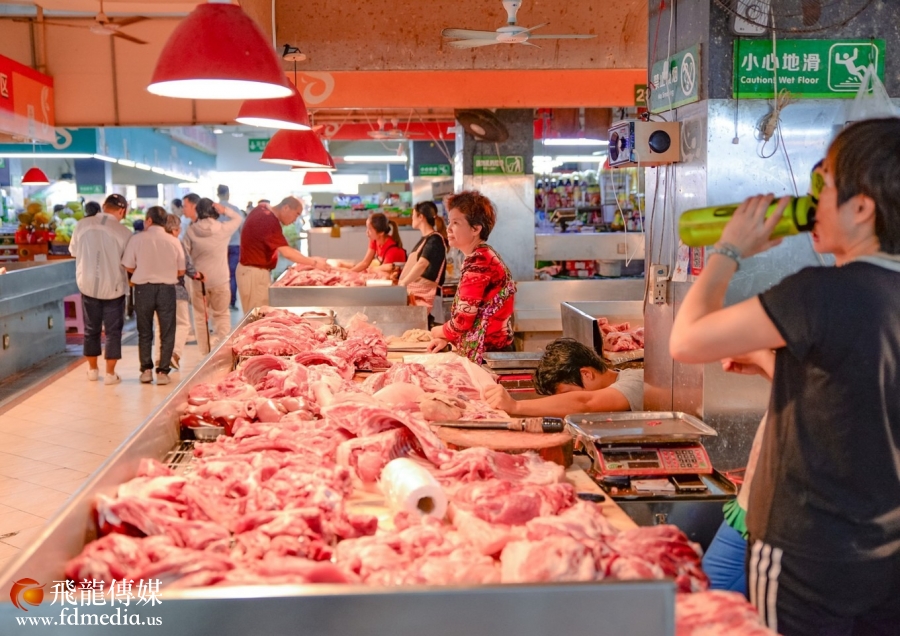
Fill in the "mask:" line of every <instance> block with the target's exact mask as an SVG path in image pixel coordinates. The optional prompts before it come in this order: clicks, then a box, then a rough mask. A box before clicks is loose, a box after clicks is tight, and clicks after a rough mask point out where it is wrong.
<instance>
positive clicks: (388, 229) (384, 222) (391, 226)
mask: <svg viewBox="0 0 900 636" xmlns="http://www.w3.org/2000/svg"><path fill="white" fill-rule="evenodd" d="M369 223H371V224H372V229H373V230H375V232H376V233H378V234H390V235H391V238H392V239H394V243H396V244H397V247H400V248H402V247H403V242H402V241H401V240H400V229H399V228H398V227H397V224H396V223H394V222H393V221H388V218H387V217H386V216H385V215H384V214H382V213H381V212H376V213H374V214H372V215H370V216H369Z"/></svg>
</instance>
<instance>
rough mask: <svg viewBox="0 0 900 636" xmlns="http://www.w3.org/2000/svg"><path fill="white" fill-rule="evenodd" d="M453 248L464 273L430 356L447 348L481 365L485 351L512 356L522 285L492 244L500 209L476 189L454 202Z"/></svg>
mask: <svg viewBox="0 0 900 636" xmlns="http://www.w3.org/2000/svg"><path fill="white" fill-rule="evenodd" d="M448 204H449V206H450V207H449V210H450V212H449V214H448V217H449V225H448V227H447V239H448V241H449V243H450V247H455V248H457V249H458V250H459V251H461V252H462V253H463V254H464V255H465V257H466V259H465V261H463V264H462V268H461V269H460V273H459V284H458V285H457V288H456V296H455V297H454V298H453V305H452V306H451V308H450V320H449V321H447V322H446V323H444V324H443V325H438V326H437V327H434V328H433V329H432V330H431V335H432V337H433V340H432V341H431V345H429V349H428V350H429V351H440V350H442V349H443V348H444V347H446V346H447V344H448V343H449V344H452V345H454V346H455V347H456V350H457V352H458V353H459V354H460V355H463V356H465V357H467V358H468V359H469V360H472V361H473V362H476V363H479V364H480V363H481V360H482V357H483V356H484V352H485V351H512V350H513V348H512V343H513V330H512V315H513V304H514V302H515V295H516V283H515V281H514V280H513V277H512V274H511V273H510V271H509V268H508V267H507V266H506V263H504V262H503V259H501V258H500V255H499V254H497V252H496V251H494V248H492V247H491V246H490V245H488V244H487V243H486V241H487V239H488V237H489V236H490V235H491V230H493V229H494V225H495V224H496V222H497V213H496V212H495V209H494V204H493V203H491V201H490V200H489V199H488V198H487V197H486V196H484V195H483V194H481V193H480V192H477V191H475V190H470V191H465V192H460V193H459V194H455V195H453V196H452V197H450V199H449V200H448Z"/></svg>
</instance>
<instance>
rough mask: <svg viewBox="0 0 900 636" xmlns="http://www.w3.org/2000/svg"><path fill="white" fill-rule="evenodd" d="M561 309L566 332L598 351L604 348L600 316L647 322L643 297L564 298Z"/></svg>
mask: <svg viewBox="0 0 900 636" xmlns="http://www.w3.org/2000/svg"><path fill="white" fill-rule="evenodd" d="M561 311H562V331H563V335H564V336H566V337H567V338H574V339H575V340H577V341H578V342H580V343H581V344H583V345H586V346H588V347H591V348H592V349H594V351H597V352H601V351H603V334H602V333H600V327H599V325H598V324H597V319H598V318H607V319H609V321H610V322H611V323H613V324H615V323H618V322H630V323H631V324H632V326H633V327H638V326H641V325H643V324H644V303H643V302H642V301H640V300H610V301H602V300H601V301H586V302H565V303H563V304H562V310H561Z"/></svg>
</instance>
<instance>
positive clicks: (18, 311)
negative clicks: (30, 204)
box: [0, 260, 78, 381]
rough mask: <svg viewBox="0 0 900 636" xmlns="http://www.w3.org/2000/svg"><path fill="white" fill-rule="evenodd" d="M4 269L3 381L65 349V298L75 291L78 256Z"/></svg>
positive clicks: (0, 291)
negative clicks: (73, 258)
mask: <svg viewBox="0 0 900 636" xmlns="http://www.w3.org/2000/svg"><path fill="white" fill-rule="evenodd" d="M5 269H6V273H5V274H2V275H0V334H2V353H0V381H2V380H4V379H5V378H8V377H9V376H11V375H14V374H16V373H19V372H20V371H23V370H24V369H27V368H28V367H30V366H32V365H35V364H37V363H39V362H41V361H42V360H45V359H47V358H49V357H50V356H52V355H55V354H57V353H62V352H63V351H65V349H66V332H65V316H64V312H63V299H64V298H65V297H66V296H69V295H72V294H77V293H78V286H77V285H76V284H75V261H74V260H65V261H53V262H25V263H9V264H7V265H5Z"/></svg>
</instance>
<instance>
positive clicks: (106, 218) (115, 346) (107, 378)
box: [69, 194, 131, 384]
mask: <svg viewBox="0 0 900 636" xmlns="http://www.w3.org/2000/svg"><path fill="white" fill-rule="evenodd" d="M127 209H128V203H127V202H126V201H125V197H123V196H122V195H121V194H111V195H109V196H108V197H106V200H105V201H104V202H103V208H102V211H101V212H99V213H97V214H95V215H93V216H87V217H85V218H83V219H81V220H80V221H79V222H78V224H77V225H75V229H74V231H73V232H72V239H71V241H70V242H69V253H70V254H71V255H72V256H74V257H75V282H76V284H77V285H78V291H79V292H81V307H82V312H83V314H84V355H85V357H86V358H87V360H88V372H87V377H88V380H97V379H99V377H100V369H99V367H98V365H97V359H98V358H99V357H100V352H101V346H100V335H101V332H102V331H104V330H105V331H106V353H105V356H104V357H105V359H106V374H105V375H104V377H103V382H104V384H117V383H118V382H120V381H121V380H120V378H119V376H118V375H117V374H116V363H117V362H118V361H119V360H121V359H122V327H123V326H124V324H125V294H126V293H127V292H128V279H127V278H126V276H125V270H124V269H123V268H122V254H124V252H125V246H126V245H127V244H128V240H129V239H130V238H131V232H129V231H128V228H127V227H125V226H124V225H122V219H123V218H124V217H125V210H127Z"/></svg>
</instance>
